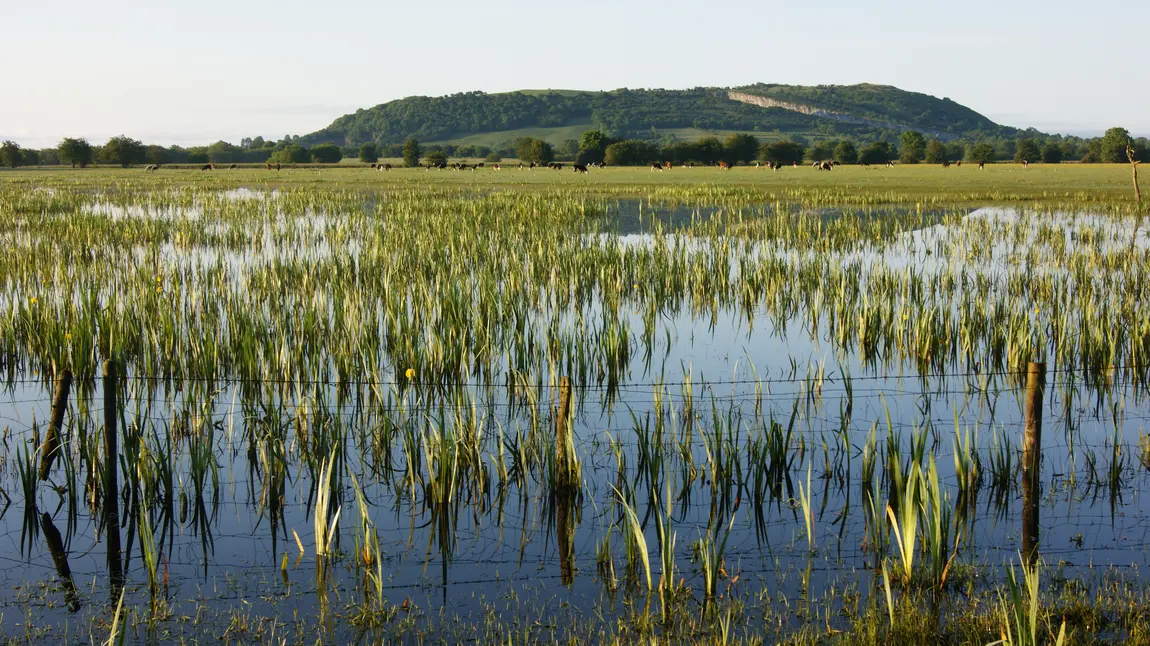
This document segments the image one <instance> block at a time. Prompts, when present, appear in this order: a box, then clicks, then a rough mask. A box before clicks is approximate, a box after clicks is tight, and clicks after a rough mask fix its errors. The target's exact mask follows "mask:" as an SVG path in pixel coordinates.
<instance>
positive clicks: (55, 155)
mask: <svg viewBox="0 0 1150 646" xmlns="http://www.w3.org/2000/svg"><path fill="white" fill-rule="evenodd" d="M40 163H41V164H43V165H45V166H59V165H60V152H59V151H57V150H56V149H55V148H42V149H41V150H40Z"/></svg>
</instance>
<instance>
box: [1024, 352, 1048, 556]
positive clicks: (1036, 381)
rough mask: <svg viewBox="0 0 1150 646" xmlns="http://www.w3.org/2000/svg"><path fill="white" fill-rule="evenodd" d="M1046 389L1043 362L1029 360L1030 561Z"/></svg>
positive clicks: (1026, 494)
mask: <svg viewBox="0 0 1150 646" xmlns="http://www.w3.org/2000/svg"><path fill="white" fill-rule="evenodd" d="M1045 391H1046V364H1045V363H1035V362H1031V363H1030V364H1029V365H1028V366H1027V370H1026V427H1025V430H1024V435H1023V438H1022V550H1023V554H1024V556H1025V557H1026V559H1027V560H1028V561H1029V562H1031V563H1033V562H1034V561H1035V559H1036V558H1037V557H1038V508H1039V506H1040V505H1039V480H1040V479H1041V476H1042V472H1041V464H1042V398H1043V395H1044V394H1045Z"/></svg>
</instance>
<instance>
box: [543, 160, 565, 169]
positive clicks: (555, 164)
mask: <svg viewBox="0 0 1150 646" xmlns="http://www.w3.org/2000/svg"><path fill="white" fill-rule="evenodd" d="M547 167H548V168H550V169H551V170H563V164H560V163H559V162H551V163H550V164H548V165H547Z"/></svg>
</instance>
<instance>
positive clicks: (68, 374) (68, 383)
mask: <svg viewBox="0 0 1150 646" xmlns="http://www.w3.org/2000/svg"><path fill="white" fill-rule="evenodd" d="M71 390H72V371H71V370H68V369H67V368H65V369H64V370H63V372H61V373H60V377H59V378H58V379H57V380H56V396H55V397H53V398H52V419H51V422H50V424H49V425H48V434H47V435H46V436H45V437H44V444H43V445H42V446H41V447H40V479H41V480H47V479H48V473H49V472H50V471H51V470H52V463H53V462H55V461H56V454H57V453H59V451H60V434H61V432H62V431H63V428H64V413H65V412H67V410H68V393H69V392H71Z"/></svg>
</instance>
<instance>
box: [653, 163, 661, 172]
mask: <svg viewBox="0 0 1150 646" xmlns="http://www.w3.org/2000/svg"><path fill="white" fill-rule="evenodd" d="M651 170H653V171H655V170H657V171H659V172H660V173H661V172H663V165H662V164H660V163H659V162H651Z"/></svg>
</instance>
